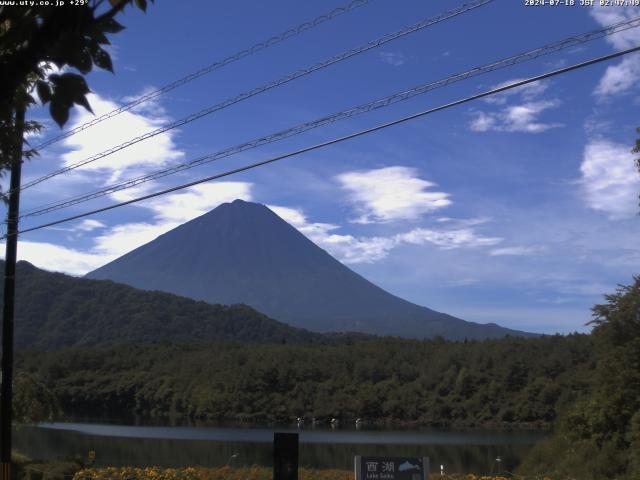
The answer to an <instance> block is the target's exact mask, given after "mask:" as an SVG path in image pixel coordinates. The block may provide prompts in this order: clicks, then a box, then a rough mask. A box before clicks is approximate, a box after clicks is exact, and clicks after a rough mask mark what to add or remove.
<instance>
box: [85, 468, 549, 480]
mask: <svg viewBox="0 0 640 480" xmlns="http://www.w3.org/2000/svg"><path fill="white" fill-rule="evenodd" d="M272 473H273V471H272V469H271V468H269V467H260V466H253V467H234V468H231V467H228V466H225V467H216V468H202V467H188V468H156V467H150V468H133V467H121V468H118V467H108V468H89V469H84V470H80V471H78V472H77V473H76V474H75V476H74V477H73V480H131V479H139V480H271V478H272ZM298 478H299V480H354V474H353V472H352V471H349V470H315V469H309V468H301V469H300V470H299V472H298ZM431 478H432V479H433V480H436V479H442V480H509V478H515V479H518V480H556V479H550V478H547V477H526V478H525V477H520V476H517V477H509V478H507V477H502V476H482V475H475V474H459V475H444V476H440V474H439V473H438V474H435V473H434V474H431Z"/></svg>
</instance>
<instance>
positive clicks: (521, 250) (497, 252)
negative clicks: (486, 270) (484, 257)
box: [489, 245, 545, 257]
mask: <svg viewBox="0 0 640 480" xmlns="http://www.w3.org/2000/svg"><path fill="white" fill-rule="evenodd" d="M544 251H545V248H544V247H543V246H541V245H527V246H517V247H503V248H495V249H493V250H491V251H490V252H489V255H491V256H493V257H500V256H504V255H540V254H541V253H543V252H544Z"/></svg>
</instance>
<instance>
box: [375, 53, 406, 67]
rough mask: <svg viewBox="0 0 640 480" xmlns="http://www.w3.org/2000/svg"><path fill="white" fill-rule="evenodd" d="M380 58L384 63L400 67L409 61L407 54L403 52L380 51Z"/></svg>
mask: <svg viewBox="0 0 640 480" xmlns="http://www.w3.org/2000/svg"><path fill="white" fill-rule="evenodd" d="M379 55H380V60H382V61H383V62H384V63H386V64H389V65H393V66H394V67H399V66H400V65H404V64H405V62H406V61H407V56H406V55H405V54H404V53H402V52H380V54H379Z"/></svg>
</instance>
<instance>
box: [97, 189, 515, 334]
mask: <svg viewBox="0 0 640 480" xmlns="http://www.w3.org/2000/svg"><path fill="white" fill-rule="evenodd" d="M87 277H88V278H92V279H110V280H113V281H116V282H122V283H126V284H128V285H132V286H134V287H137V288H142V289H146V290H161V291H165V292H172V293H175V294H177V295H182V296H185V297H190V298H193V299H197V300H204V301H206V302H210V303H223V304H234V303H245V304H248V305H251V306H252V307H254V308H255V309H257V310H259V311H261V312H264V313H266V314H267V315H269V316H271V317H273V318H277V319H278V320H280V321H284V322H286V323H288V324H291V325H294V326H297V327H302V328H306V329H309V330H314V331H318V332H328V331H358V332H365V333H373V334H381V335H397V336H403V337H413V338H426V337H433V336H437V335H440V336H443V337H445V338H448V339H464V338H469V339H482V338H490V337H501V336H504V335H507V334H511V335H526V334H525V333H524V332H519V331H515V330H510V329H507V328H503V327H500V326H498V325H496V324H486V325H484V324H479V323H472V322H466V321H464V320H461V319H459V318H455V317H452V316H451V315H447V314H445V313H440V312H436V311H434V310H431V309H429V308H426V307H422V306H419V305H415V304H413V303H410V302H408V301H406V300H403V299H401V298H398V297H396V296H394V295H391V294H390V293H388V292H386V291H384V290H383V289H381V288H379V287H377V286H376V285H374V284H373V283H371V282H369V281H368V280H366V279H365V278H363V277H361V276H360V275H358V274H357V273H355V272H354V271H352V270H350V269H349V268H347V267H346V266H344V265H343V264H342V263H340V262H339V261H337V260H336V259H334V258H333V257H331V255H329V254H328V253H327V252H326V251H324V250H322V249H321V248H319V247H318V246H317V245H315V244H314V243H312V242H311V241H310V240H309V239H307V238H306V237H305V236H304V235H302V234H301V233H300V232H298V231H297V230H296V229H295V228H294V227H292V226H291V225H289V224H288V223H287V222H285V221H284V220H282V219H281V218H280V217H278V216H277V215H276V214H275V213H273V212H272V211H271V210H269V209H268V208H267V207H265V206H264V205H260V204H256V203H250V202H244V201H242V200H236V201H234V202H233V203H225V204H222V205H220V206H219V207H217V208H216V209H214V210H212V211H211V212H209V213H207V214H205V215H202V216H200V217H198V218H196V219H194V220H191V221H190V222H187V223H185V224H183V225H181V226H179V227H177V228H175V229H173V230H171V231H170V232H167V233H165V234H163V235H161V236H159V237H158V238H157V239H155V240H153V241H151V242H149V243H147V244H146V245H143V246H141V247H139V248H137V249H135V250H133V251H131V252H129V253H127V254H126V255H123V256H122V257H120V258H118V259H116V260H114V261H112V262H111V263H108V264H107V265H105V266H103V267H101V268H98V269H97V270H94V271H93V272H91V273H89V274H88V275H87Z"/></svg>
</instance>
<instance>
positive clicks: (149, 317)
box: [0, 261, 356, 350]
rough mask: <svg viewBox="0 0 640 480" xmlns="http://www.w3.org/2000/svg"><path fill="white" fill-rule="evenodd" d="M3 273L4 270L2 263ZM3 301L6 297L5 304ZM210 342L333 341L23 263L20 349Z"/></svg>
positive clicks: (253, 315) (235, 308) (262, 319)
mask: <svg viewBox="0 0 640 480" xmlns="http://www.w3.org/2000/svg"><path fill="white" fill-rule="evenodd" d="M0 268H4V262H3V261H0ZM1 295H2V292H1V291H0V301H1V300H2V297H1ZM354 336H356V335H354ZM343 337H344V338H347V337H348V335H345V336H343ZM333 338H334V339H335V338H337V337H333ZM212 339H232V340H246V341H259V342H283V341H303V342H311V341H331V337H327V336H322V335H320V334H315V333H312V332H308V331H306V330H303V329H300V328H295V327H291V326H289V325H286V324H283V323H281V322H278V321H276V320H273V319H271V318H269V317H267V316H266V315H263V314H262V313H259V312H257V311H255V310H254V309H252V308H251V307H248V306H246V305H230V306H227V305H211V304H209V303H206V302H199V301H195V300H192V299H189V298H183V297H179V296H176V295H173V294H169V293H164V292H151V291H142V290H137V289H135V288H133V287H130V286H128V285H122V284H117V283H114V282H111V281H104V280H89V279H86V278H77V277H71V276H68V275H64V274H61V273H52V272H47V271H44V270H40V269H38V268H36V267H34V266H33V265H31V264H30V263H27V262H18V265H17V275H16V312H15V344H16V348H18V349H20V348H34V349H43V350H50V349H55V348H60V347H65V346H82V345H86V346H92V345H104V344H121V343H140V342H149V341H162V340H164V341H173V342H180V341H183V342H184V341H207V340H212Z"/></svg>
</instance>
